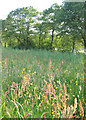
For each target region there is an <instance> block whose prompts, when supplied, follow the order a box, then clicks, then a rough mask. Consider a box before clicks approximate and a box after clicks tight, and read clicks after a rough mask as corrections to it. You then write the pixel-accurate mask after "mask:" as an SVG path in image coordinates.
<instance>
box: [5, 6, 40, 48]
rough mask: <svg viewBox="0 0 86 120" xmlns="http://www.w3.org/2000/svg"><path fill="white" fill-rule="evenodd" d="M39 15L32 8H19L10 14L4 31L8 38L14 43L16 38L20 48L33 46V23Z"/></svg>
mask: <svg viewBox="0 0 86 120" xmlns="http://www.w3.org/2000/svg"><path fill="white" fill-rule="evenodd" d="M37 14H38V12H37V10H36V9H34V8H33V7H31V6H30V7H24V8H18V9H16V10H14V11H11V12H10V13H9V15H8V17H7V19H6V23H7V24H6V26H5V28H4V30H6V31H7V33H8V35H6V36H7V37H10V38H11V40H12V42H13V39H12V38H13V37H16V40H17V43H18V47H19V48H21V47H25V48H29V47H30V46H31V36H32V35H33V34H34V32H33V23H34V22H35V19H36V16H37Z"/></svg>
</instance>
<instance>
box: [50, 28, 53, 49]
mask: <svg viewBox="0 0 86 120" xmlns="http://www.w3.org/2000/svg"><path fill="white" fill-rule="evenodd" d="M51 37H52V41H51V45H50V49H52V44H53V38H54V29H53V30H52V35H51Z"/></svg>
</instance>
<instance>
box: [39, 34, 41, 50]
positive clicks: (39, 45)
mask: <svg viewBox="0 0 86 120" xmlns="http://www.w3.org/2000/svg"><path fill="white" fill-rule="evenodd" d="M40 48H41V33H40V35H39V49H40Z"/></svg>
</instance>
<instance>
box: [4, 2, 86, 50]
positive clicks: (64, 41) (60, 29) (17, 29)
mask: <svg viewBox="0 0 86 120" xmlns="http://www.w3.org/2000/svg"><path fill="white" fill-rule="evenodd" d="M85 13H86V10H85V3H84V2H82V3H80V2H63V4H62V5H60V6H59V5H58V4H57V3H55V4H53V5H51V6H50V8H48V9H45V10H44V11H43V12H39V11H37V10H36V9H34V8H33V7H32V6H30V7H23V8H18V9H16V10H13V11H11V12H10V13H9V14H8V16H7V18H6V19H5V20H2V45H4V46H5V47H6V46H11V47H13V48H19V49H29V48H40V49H48V50H55V48H57V49H58V51H62V52H65V51H71V52H74V50H76V51H78V50H79V49H80V48H81V47H83V46H85V43H86V38H85V34H84V30H85V29H84V22H85V21H84V16H85Z"/></svg>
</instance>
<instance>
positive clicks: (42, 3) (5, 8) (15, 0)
mask: <svg viewBox="0 0 86 120" xmlns="http://www.w3.org/2000/svg"><path fill="white" fill-rule="evenodd" d="M62 1H63V0H1V2H0V19H6V17H7V15H8V14H9V13H10V12H11V11H12V10H15V9H17V8H22V7H28V6H33V7H34V8H35V9H37V10H38V11H40V12H42V11H43V10H44V9H47V8H49V7H50V6H51V5H52V4H54V3H57V4H58V5H61V4H62Z"/></svg>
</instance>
